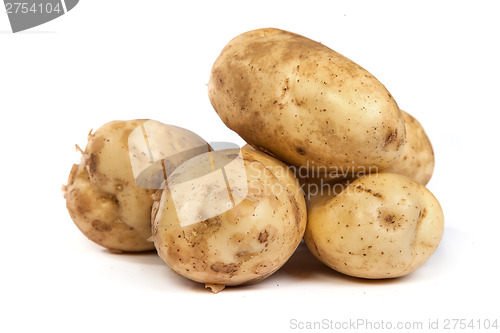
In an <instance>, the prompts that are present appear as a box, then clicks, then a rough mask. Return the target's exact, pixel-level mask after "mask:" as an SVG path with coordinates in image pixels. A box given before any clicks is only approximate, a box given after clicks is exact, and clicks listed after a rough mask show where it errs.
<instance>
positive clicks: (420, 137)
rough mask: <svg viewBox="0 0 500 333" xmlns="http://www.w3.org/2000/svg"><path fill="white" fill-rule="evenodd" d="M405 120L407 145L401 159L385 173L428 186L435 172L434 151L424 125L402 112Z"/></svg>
mask: <svg viewBox="0 0 500 333" xmlns="http://www.w3.org/2000/svg"><path fill="white" fill-rule="evenodd" d="M401 112H402V114H403V118H404V120H405V128H406V144H405V147H404V149H403V153H402V154H401V156H400V157H399V159H398V160H397V161H396V162H394V163H393V164H392V165H391V166H390V167H389V168H387V169H385V170H384V172H391V173H397V174H400V175H404V176H407V177H410V178H411V179H413V180H416V181H417V182H419V183H420V184H422V185H426V184H427V183H428V182H429V180H430V179H431V177H432V173H433V171H434V150H433V149H432V144H431V141H430V140H429V137H428V136H427V134H426V133H425V131H424V128H423V127H422V125H421V124H420V123H419V122H418V120H417V119H415V118H414V117H413V116H411V115H410V114H408V113H407V112H404V111H401Z"/></svg>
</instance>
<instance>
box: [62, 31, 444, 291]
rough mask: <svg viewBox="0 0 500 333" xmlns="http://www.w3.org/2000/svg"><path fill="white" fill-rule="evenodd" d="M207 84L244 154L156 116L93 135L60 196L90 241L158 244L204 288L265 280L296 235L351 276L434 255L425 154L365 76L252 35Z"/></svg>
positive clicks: (317, 54) (269, 36)
mask: <svg viewBox="0 0 500 333" xmlns="http://www.w3.org/2000/svg"><path fill="white" fill-rule="evenodd" d="M208 88H209V89H208V90H209V98H210V101H211V103H212V105H213V107H214V109H215V111H216V112H217V113H218V115H219V117H220V118H221V119H222V121H223V122H224V123H225V124H226V125H227V126H228V127H229V128H231V129H232V130H234V131H235V132H237V133H238V134H239V135H240V136H241V137H242V138H243V139H244V140H245V141H246V142H247V143H248V145H246V146H244V147H243V148H242V149H222V150H215V151H214V150H213V149H212V147H211V146H210V145H209V144H207V142H206V141H204V140H203V139H202V138H200V137H199V136H197V135H196V134H194V133H192V132H190V131H188V130H186V129H182V128H179V127H176V126H172V125H165V124H162V123H159V122H157V121H153V120H132V121H115V122H111V123H108V124H106V125H104V126H102V127H101V128H100V129H98V130H97V131H96V132H95V133H90V134H89V142H88V144H87V147H86V149H85V151H82V154H83V157H82V162H81V163H80V164H79V165H74V166H73V169H72V171H71V173H70V177H69V180H68V185H67V186H65V187H64V191H65V198H66V203H67V208H68V210H69V212H70V215H71V217H72V219H73V221H74V222H75V224H76V225H77V226H78V228H79V229H80V230H81V231H82V232H83V233H84V234H85V235H86V236H87V237H88V238H90V239H91V240H93V241H94V242H96V243H98V244H100V245H102V246H104V247H106V248H108V249H110V250H112V251H118V252H122V251H127V252H128V251H130V252H132V251H146V250H152V249H154V248H156V250H157V252H158V254H159V255H160V257H161V258H162V259H163V260H164V261H165V263H166V264H167V265H168V266H169V267H171V268H172V269H173V270H174V271H175V272H177V273H179V274H180V275H183V276H185V277H187V278H189V279H191V280H194V281H197V282H201V283H204V284H205V285H206V286H208V287H211V288H212V290H213V291H214V292H217V291H220V290H221V289H223V288H224V286H234V285H242V284H249V283H254V282H257V281H260V280H262V279H264V278H266V277H267V276H269V275H271V274H272V273H274V272H275V271H276V270H278V269H279V268H280V267H281V266H282V265H283V264H284V263H285V262H286V261H287V260H288V259H289V258H290V257H291V256H292V254H293V253H294V251H295V250H296V248H297V247H298V246H299V244H300V242H301V240H302V239H304V240H305V243H306V245H307V247H308V248H309V250H310V251H311V252H312V253H313V254H314V256H316V257H317V258H318V259H319V260H320V261H322V262H323V263H325V264H326V265H328V266H330V267H331V268H333V269H335V270H337V271H339V272H341V273H344V274H347V275H351V276H356V277H361V278H371V279H379V278H392V277H399V276H403V275H406V274H408V273H410V272H412V271H414V270H415V269H417V268H418V267H419V266H421V265H422V264H423V263H424V262H425V261H426V260H427V259H428V258H429V257H430V256H431V255H432V254H433V252H434V251H435V249H436V248H437V246H438V244H439V242H440V240H441V237H442V234H443V223H444V218H443V212H442V209H441V207H440V205H439V203H438V201H437V200H436V199H435V197H434V196H433V195H432V194H431V192H429V190H427V189H426V188H425V184H427V182H428V181H429V179H430V178H431V175H432V172H433V168H434V154H433V150H432V146H431V144H430V141H429V139H428V138H427V136H426V134H425V132H424V130H423V129H422V127H421V125H420V124H419V123H418V121H417V120H415V118H413V117H412V116H410V115H409V114H407V113H405V112H403V111H401V110H400V109H399V107H398V105H397V104H396V102H395V100H394V98H393V97H392V95H391V94H390V93H389V92H388V91H387V89H386V88H385V87H384V86H383V85H382V84H381V83H380V82H379V81H378V80H377V79H376V78H374V77H373V76H372V75H371V74H370V73H368V72H367V71H366V70H365V69H363V68H362V67H360V66H359V65H357V64H356V63H354V62H352V61H351V60H349V59H347V58H345V57H344V56H342V55H340V54H338V53H336V52H335V51H333V50H331V49H329V48H328V47H326V46H324V45H322V44H321V43H318V42H315V41H312V40H310V39H308V38H305V37H303V36H300V35H297V34H293V33H290V32H287V31H283V30H278V29H259V30H254V31H250V32H247V33H244V34H241V35H239V36H237V37H236V38H234V39H233V40H232V41H230V42H229V44H228V45H227V46H226V47H225V48H224V49H223V50H222V52H221V54H220V55H219V57H218V58H217V60H216V61H215V63H214V65H213V68H212V72H211V76H210V81H209V85H208Z"/></svg>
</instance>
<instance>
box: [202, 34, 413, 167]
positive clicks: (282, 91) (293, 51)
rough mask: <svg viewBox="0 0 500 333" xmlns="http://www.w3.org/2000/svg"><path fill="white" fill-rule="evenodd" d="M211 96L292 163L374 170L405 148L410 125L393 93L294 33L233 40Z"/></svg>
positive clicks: (256, 140) (230, 118) (215, 70)
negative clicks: (405, 121) (403, 116)
mask: <svg viewBox="0 0 500 333" xmlns="http://www.w3.org/2000/svg"><path fill="white" fill-rule="evenodd" d="M208 91H209V97H210V101H211V103H212V106H213V107H214V109H215V110H216V111H217V113H218V115H219V117H220V118H221V119H222V121H223V122H224V123H225V124H226V125H227V126H228V127H229V128H231V129H232V130H234V131H235V132H237V133H238V134H239V135H240V136H241V137H242V138H243V139H244V140H245V141H246V142H248V143H250V144H251V145H253V146H256V147H259V148H260V149H262V150H264V151H266V152H269V153H270V154H272V155H274V156H276V157H277V158H279V159H280V160H282V161H284V162H285V163H287V164H290V165H295V166H305V167H307V168H309V169H311V168H314V167H326V168H328V172H329V173H331V172H339V173H342V172H346V171H347V172H349V170H351V169H354V172H374V171H380V170H382V169H384V168H387V167H389V165H390V164H392V163H393V162H394V161H396V159H397V158H398V157H399V156H400V154H401V152H402V150H403V147H404V142H405V128H404V121H403V118H402V115H401V112H400V111H399V107H398V105H397V104H396V102H395V100H394V98H393V97H392V95H391V94H390V93H389V92H388V91H387V89H386V88H385V87H384V86H383V85H382V84H381V83H380V82H379V81H378V80H377V79H376V78H375V77H373V76H372V75H371V74H370V73H369V72H367V71H366V70H365V69H363V68H362V67H361V66H359V65H357V64H356V63H354V62H353V61H351V60H349V59H347V58H346V57H344V56H342V55H340V54H339V53H337V52H335V51H333V50H331V49H330V48H328V47H326V46H324V45H322V44H321V43H318V42H315V41H312V40H310V39H308V38H306V37H303V36H300V35H297V34H294V33H291V32H287V31H283V30H278V29H259V30H254V31H250V32H246V33H244V34H242V35H239V36H237V37H236V38H234V39H233V40H231V41H230V42H229V44H228V45H227V46H226V47H225V48H224V49H223V50H222V52H221V54H220V55H219V57H218V58H217V60H216V61H215V63H214V65H213V67H212V71H211V76H210V81H209V84H208Z"/></svg>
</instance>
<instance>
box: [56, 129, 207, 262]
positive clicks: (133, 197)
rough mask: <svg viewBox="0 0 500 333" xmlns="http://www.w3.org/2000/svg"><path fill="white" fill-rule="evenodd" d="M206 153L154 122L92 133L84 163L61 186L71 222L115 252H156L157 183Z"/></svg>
mask: <svg viewBox="0 0 500 333" xmlns="http://www.w3.org/2000/svg"><path fill="white" fill-rule="evenodd" d="M203 150H204V151H207V150H208V146H207V143H206V142H205V141H204V140H203V139H202V138H200V137H199V136H197V135H196V134H194V133H192V132H190V131H188V130H185V129H182V128H180V127H176V126H171V125H165V124H162V123H159V122H155V121H152V120H130V121H113V122H110V123H107V124H105V125H104V126H102V127H101V128H99V129H98V130H97V131H96V132H95V133H93V134H92V133H91V134H89V138H88V144H87V147H86V149H85V151H84V152H82V153H83V156H82V161H81V163H80V164H79V165H73V168H72V170H71V173H70V176H69V179H68V185H67V186H64V187H63V189H64V193H65V195H64V196H65V198H66V207H67V209H68V211H69V213H70V215H71V218H72V219H73V221H74V223H75V224H76V226H77V227H78V228H79V229H80V230H81V231H82V232H83V233H84V234H85V236H87V237H88V238H89V239H90V240H92V241H94V242H95V243H97V244H99V245H101V246H104V247H106V248H108V249H110V250H112V251H115V252H121V251H130V252H136V251H145V250H152V249H154V245H153V243H152V242H150V241H148V238H149V237H150V236H151V207H152V204H153V200H152V198H151V195H152V194H153V193H154V191H155V189H158V188H159V185H157V186H155V185H154V183H155V182H158V180H161V181H163V180H164V176H165V175H167V174H168V173H169V172H171V171H172V170H173V169H174V168H175V167H176V166H177V165H176V164H180V163H181V162H183V161H184V160H187V159H188V158H190V157H191V156H194V155H196V154H198V153H199V152H200V151H203ZM155 160H156V161H155ZM156 162H158V163H156ZM160 184H161V183H160Z"/></svg>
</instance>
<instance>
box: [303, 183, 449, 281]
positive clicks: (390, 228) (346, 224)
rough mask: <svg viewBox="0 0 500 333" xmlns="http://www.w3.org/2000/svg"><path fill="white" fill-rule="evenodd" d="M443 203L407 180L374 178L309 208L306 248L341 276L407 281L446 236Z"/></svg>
mask: <svg viewBox="0 0 500 333" xmlns="http://www.w3.org/2000/svg"><path fill="white" fill-rule="evenodd" d="M443 228H444V217H443V211H442V209H441V206H440V205H439V202H438V201H437V200H436V198H435V197H434V196H433V195H432V193H431V192H430V191H429V190H427V189H426V188H425V187H424V186H423V185H421V184H419V183H417V182H416V181H413V180H411V179H410V178H408V177H406V176H402V175H397V174H391V173H378V174H370V175H367V176H363V177H360V178H358V179H356V180H354V181H353V182H352V183H351V184H350V185H348V186H347V187H346V188H345V189H344V190H343V191H342V192H341V193H340V194H338V195H336V196H335V195H323V196H317V197H315V198H314V199H313V200H312V202H311V203H310V205H309V206H308V223H307V228H306V233H305V236H304V239H305V242H306V245H307V247H308V248H309V249H310V250H311V252H312V253H313V254H314V255H315V256H316V257H317V258H318V259H319V260H320V261H322V262H323V263H324V264H326V265H328V266H330V267H331V268H333V269H334V270H336V271H339V272H341V273H344V274H347V275H351V276H355V277H360V278H368V279H382V278H394V277H400V276H404V275H407V274H409V273H411V272H413V271H414V270H415V269H417V268H418V267H420V266H421V265H422V264H423V263H424V262H425V261H426V260H427V259H429V257H430V256H431V255H432V254H433V253H434V251H435V250H436V248H437V247H438V245H439V242H440V240H441V237H442V235H443Z"/></svg>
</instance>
